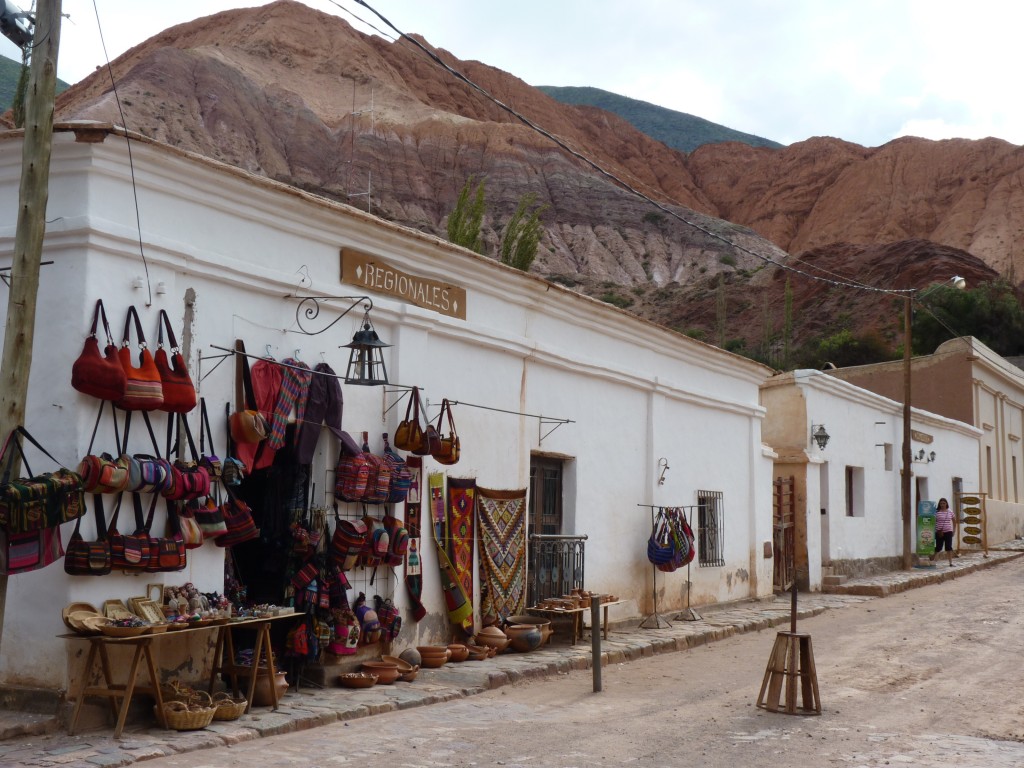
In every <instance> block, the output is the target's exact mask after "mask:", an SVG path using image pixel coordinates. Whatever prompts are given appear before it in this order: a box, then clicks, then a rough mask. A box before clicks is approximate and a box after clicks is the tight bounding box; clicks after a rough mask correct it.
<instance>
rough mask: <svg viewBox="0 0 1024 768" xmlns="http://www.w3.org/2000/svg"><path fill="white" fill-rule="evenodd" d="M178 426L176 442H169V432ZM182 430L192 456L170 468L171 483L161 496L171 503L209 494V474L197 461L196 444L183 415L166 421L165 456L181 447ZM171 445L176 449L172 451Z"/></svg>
mask: <svg viewBox="0 0 1024 768" xmlns="http://www.w3.org/2000/svg"><path fill="white" fill-rule="evenodd" d="M175 423H177V425H178V440H176V441H174V443H173V444H172V442H171V432H172V430H173V428H174V424H175ZM182 430H184V433H185V439H186V442H187V445H188V448H189V451H190V453H191V456H192V460H191V461H186V460H183V459H181V458H180V457H179V458H177V459H175V460H174V463H173V464H171V465H170V467H171V478H172V480H171V482H170V483H169V485H168V487H167V489H166V490H164V492H163V494H164V497H165V498H168V499H171V500H172V501H189V500H191V499H199V498H202V497H204V496H208V495H209V493H210V474H209V472H207V470H206V467H204V466H203V465H202V464H201V463H200V461H199V454H198V453H196V443H195V440H194V439H193V438H192V430H191V429H190V428H189V426H188V418H187V417H186V416H184V415H183V414H177V415H175V416H171V417H169V418H168V421H167V455H168V456H170V455H171V451H172V450H177V448H178V447H180V446H181V432H182ZM172 445H175V446H176V447H175V448H173V449H172Z"/></svg>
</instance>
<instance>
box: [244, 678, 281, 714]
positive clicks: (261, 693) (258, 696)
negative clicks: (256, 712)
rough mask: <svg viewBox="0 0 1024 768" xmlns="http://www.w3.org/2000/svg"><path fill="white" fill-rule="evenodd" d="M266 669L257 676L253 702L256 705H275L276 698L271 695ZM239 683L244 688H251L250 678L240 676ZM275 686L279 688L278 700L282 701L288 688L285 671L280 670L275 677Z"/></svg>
mask: <svg viewBox="0 0 1024 768" xmlns="http://www.w3.org/2000/svg"><path fill="white" fill-rule="evenodd" d="M264 672H265V670H261V671H260V674H259V676H258V677H257V678H256V691H255V692H254V693H253V695H252V703H253V706H254V707H272V706H274V699H273V698H272V697H271V693H270V685H269V684H268V683H267V678H266V676H265V675H264ZM238 680H239V683H241V684H242V690H243V691H245V690H248V689H249V678H248V677H241V676H239V679H238ZM274 687H275V688H276V689H277V700H278V702H280V701H281V697H282V696H284V694H285V692H286V691H287V690H288V680H287V679H286V678H285V673H284V672H278V673H277V675H275V677H274Z"/></svg>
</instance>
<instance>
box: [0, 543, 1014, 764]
mask: <svg viewBox="0 0 1024 768" xmlns="http://www.w3.org/2000/svg"><path fill="white" fill-rule="evenodd" d="M1014 547H1020V549H1019V550H1018V549H1014ZM1021 556H1024V542H1011V543H1010V544H1008V545H1005V546H1003V547H1000V548H997V549H993V550H990V551H989V553H988V554H987V555H985V554H983V553H980V552H979V553H964V554H963V555H962V557H959V558H957V560H956V561H955V564H954V566H953V567H944V566H942V565H937V566H936V567H935V568H929V569H920V570H918V569H914V570H911V571H893V572H889V573H885V574H881V575H877V576H872V577H868V578H863V579H854V580H851V581H848V582H846V583H845V584H842V585H837V586H833V587H830V588H829V591H828V592H827V593H823V592H815V593H800V594H799V596H798V600H797V612H798V618H809V617H811V616H817V615H818V614H820V613H823V612H824V611H827V610H830V609H835V608H842V607H844V606H846V605H851V604H855V603H861V602H865V601H868V600H873V599H876V598H878V597H885V596H887V595H890V594H896V593H898V592H902V591H905V590H907V589H914V588H917V587H923V586H926V585H929V584H935V583H938V582H940V581H946V580H948V579H953V578H958V577H961V576H964V575H966V574H969V573H972V572H974V571H977V570H979V569H982V568H990V567H993V566H996V565H1000V564H1002V563H1005V562H1008V561H1010V560H1012V559H1015V558H1018V557H1021ZM790 599H791V598H790V596H789V595H788V594H781V595H776V596H775V597H774V598H769V599H766V600H758V601H744V602H741V603H729V604H723V605H712V606H700V607H699V609H696V610H695V614H696V615H697V616H699V618H696V620H689V621H687V620H683V619H685V618H691V619H692V618H695V616H694V615H692V614H687V612H685V611H684V612H682V613H675V614H666V616H665V618H674V619H675V620H673V621H670V622H657V623H659V624H661V623H668V624H669V626H667V627H659V628H652V629H645V628H642V627H640V626H637V625H636V624H635V623H630V625H613V626H612V627H611V629H610V632H609V637H608V639H607V640H602V642H601V661H602V665H604V666H607V665H609V664H616V663H623V662H627V661H633V660H635V659H639V658H643V657H646V656H654V655H656V654H660V653H669V652H674V651H684V650H686V649H688V648H693V647H696V646H699V645H704V644H706V643H710V642H714V641H716V640H721V639H724V638H726V637H730V636H732V635H735V634H740V633H745V632H756V631H760V630H764V629H770V628H772V627H776V626H780V625H783V624H786V623H788V622H789V620H790ZM641 623H643V622H641ZM590 668H591V648H590V643H589V634H588V635H586V636H585V637H584V640H583V642H580V643H578V644H577V645H575V646H572V645H568V644H555V645H551V644H548V645H546V646H544V647H543V648H541V649H539V650H537V651H533V652H532V653H526V654H517V653H504V654H501V655H499V656H497V657H495V658H492V659H488V660H487V661H478V662H471V661H466V662H462V663H460V664H454V663H451V664H446V665H445V666H444V667H441V668H440V669H421V670H420V672H419V675H418V676H417V678H416V680H415V681H414V682H412V683H395V684H393V685H377V686H374V687H373V688H369V689H366V690H351V689H342V688H323V689H316V688H311V687H308V686H302V687H301V688H300V689H299V690H298V691H295V690H292V689H290V690H289V692H288V693H287V694H286V695H285V697H284V699H283V700H282V702H281V706H280V708H279V709H278V710H277V711H273V710H271V709H270V708H256V709H254V710H253V711H252V712H251V713H250V714H248V715H242V717H241V718H239V719H238V720H235V721H232V722H223V723H221V722H214V723H213V724H211V725H210V726H208V727H207V728H205V729H202V730H198V731H169V730H165V729H163V728H160V727H159V726H155V725H150V726H147V725H132V724H129V725H128V726H127V727H126V728H125V731H124V733H123V734H122V737H121V738H120V739H114V738H113V726H112V725H109V724H108V725H107V726H105V727H103V728H100V729H96V730H91V731H85V732H83V733H79V734H76V735H75V736H69V735H68V734H67V732H66V730H65V729H64V724H63V723H61V722H59V720H58V718H57V717H56V716H49V715H38V714H29V713H25V712H17V711H10V710H0V768H6V767H7V766H12V767H13V766H25V768H29V767H31V768H35V767H36V766H43V767H47V768H52V767H56V766H61V767H62V768H116V767H117V766H125V765H131V764H133V763H137V762H141V761H144V760H148V759H154V758H158V757H164V756H166V755H172V754H178V753H183V752H190V751H194V750H199V749H209V748H213V747H221V746H229V745H231V744H235V743H238V742H242V741H249V740H253V739H259V738H263V737H266V736H274V735H276V734H280V733H288V732H292V731H300V730H304V729H307V728H315V727H317V726H321V725H327V724H329V723H333V722H339V721H344V720H352V719H355V718H361V717H369V716H371V715H376V714H381V713H384V712H391V711H395V710H400V709H407V708H410V707H421V706H426V705H429V704H436V703H439V702H443V701H449V700H452V699H458V698H463V697H467V696H473V695H475V694H478V693H482V692H484V691H487V690H490V689H493V688H500V687H501V686H503V685H508V684H510V683H515V682H518V681H521V680H528V679H532V678H535V679H540V678H547V677H554V676H557V675H559V674H564V673H566V672H569V671H573V670H587V669H590Z"/></svg>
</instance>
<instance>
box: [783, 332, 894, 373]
mask: <svg viewBox="0 0 1024 768" xmlns="http://www.w3.org/2000/svg"><path fill="white" fill-rule="evenodd" d="M796 357H797V365H798V367H800V368H823V367H824V366H825V364H826V363H832V364H833V365H834V366H836V367H837V368H845V367H847V366H850V365H867V364H868V363H878V362H882V361H883V360H892V359H893V357H894V355H893V353H892V350H891V349H890V348H889V345H888V344H886V342H885V340H884V339H883V338H882V337H881V336H880V335H879V334H878V332H877V331H867V332H865V333H862V334H855V333H854V332H853V331H851V330H850V329H849V328H844V329H842V330H841V331H837V332H836V333H833V334H830V335H828V336H823V337H820V338H818V339H815V340H814V341H811V342H810V343H808V344H805V345H804V346H803V348H802V349H800V351H799V352H798V353H797V355H796Z"/></svg>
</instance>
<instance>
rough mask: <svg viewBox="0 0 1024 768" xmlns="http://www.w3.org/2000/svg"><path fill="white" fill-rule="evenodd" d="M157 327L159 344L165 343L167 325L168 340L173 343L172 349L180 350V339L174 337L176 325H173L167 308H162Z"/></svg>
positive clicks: (174, 350) (173, 350)
mask: <svg viewBox="0 0 1024 768" xmlns="http://www.w3.org/2000/svg"><path fill="white" fill-rule="evenodd" d="M156 327H157V331H156V335H157V341H156V343H157V346H159V347H162V346H163V345H164V328H165V327H166V328H167V341H169V342H170V344H171V351H172V352H178V351H179V350H178V340H177V339H176V338H175V337H174V326H172V325H171V318H169V317H168V316H167V312H166V311H165V310H162V309H161V310H160V314H159V315H158V316H157V321H156Z"/></svg>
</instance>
